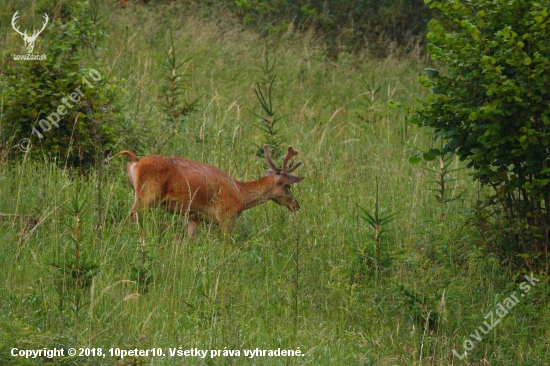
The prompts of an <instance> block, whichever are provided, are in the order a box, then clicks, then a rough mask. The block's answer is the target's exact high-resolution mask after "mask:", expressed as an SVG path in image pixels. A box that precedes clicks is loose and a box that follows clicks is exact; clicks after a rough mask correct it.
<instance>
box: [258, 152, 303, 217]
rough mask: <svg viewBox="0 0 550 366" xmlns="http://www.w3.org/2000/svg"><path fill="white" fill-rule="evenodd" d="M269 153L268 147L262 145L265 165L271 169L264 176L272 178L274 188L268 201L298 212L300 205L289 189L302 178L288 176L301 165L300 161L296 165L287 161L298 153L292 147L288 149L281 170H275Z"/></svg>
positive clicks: (275, 167)
mask: <svg viewBox="0 0 550 366" xmlns="http://www.w3.org/2000/svg"><path fill="white" fill-rule="evenodd" d="M269 152H270V151H269V146H267V145H264V154H265V158H266V160H267V163H268V164H269V167H270V168H271V169H269V170H268V171H267V173H266V174H265V175H266V176H269V177H272V178H273V181H274V186H273V190H272V192H271V197H270V199H271V200H273V201H275V202H277V203H278V204H279V205H281V206H285V207H286V208H288V209H289V210H290V211H298V210H299V209H300V204H299V203H298V201H297V200H296V198H295V197H294V196H293V195H292V192H291V191H290V187H291V185H292V184H296V183H298V182H301V181H302V180H303V179H304V177H296V176H293V175H290V174H289V173H292V172H293V171H294V170H295V169H296V168H298V167H299V166H300V164H302V162H301V161H299V162H298V163H296V164H294V162H293V161H291V162H290V164H289V160H291V159H292V157H293V156H294V155H296V154H298V151H296V150H294V148H293V147H292V146H289V147H288V152H287V153H286V156H285V159H284V160H283V167H282V169H279V168H277V166H276V165H275V163H273V160H271V156H270V155H269Z"/></svg>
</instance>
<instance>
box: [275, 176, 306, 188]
mask: <svg viewBox="0 0 550 366" xmlns="http://www.w3.org/2000/svg"><path fill="white" fill-rule="evenodd" d="M280 177H281V178H279V182H281V183H283V184H288V185H290V184H296V183H299V182H301V181H302V180H303V179H304V177H295V176H293V175H287V174H281V175H280Z"/></svg>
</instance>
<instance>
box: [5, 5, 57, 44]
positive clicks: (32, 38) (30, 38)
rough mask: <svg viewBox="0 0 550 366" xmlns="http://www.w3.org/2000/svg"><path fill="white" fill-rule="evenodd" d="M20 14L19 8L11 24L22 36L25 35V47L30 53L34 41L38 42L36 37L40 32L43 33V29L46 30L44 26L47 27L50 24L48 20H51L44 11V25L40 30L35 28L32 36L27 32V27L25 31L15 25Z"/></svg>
mask: <svg viewBox="0 0 550 366" xmlns="http://www.w3.org/2000/svg"><path fill="white" fill-rule="evenodd" d="M18 14H19V10H18V11H16V12H15V14H13V17H12V18H11V26H12V27H13V29H15V31H16V32H17V33H19V34H20V35H21V37H23V41H25V48H26V49H27V53H28V54H30V53H32V51H33V50H34V43H35V42H36V38H37V37H38V35H39V34H40V33H42V31H43V30H44V28H46V25H47V24H48V20H49V18H48V14H45V13H44V25H43V26H42V29H40V30H39V31H37V30H36V29H35V30H34V32H33V33H32V36H29V35H28V34H27V30H26V29H25V32H21V31H19V27H18V26H16V25H15V23H16V21H17V18H19V15H18Z"/></svg>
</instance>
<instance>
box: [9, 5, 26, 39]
mask: <svg viewBox="0 0 550 366" xmlns="http://www.w3.org/2000/svg"><path fill="white" fill-rule="evenodd" d="M17 18H19V10H17V11H16V12H15V14H13V17H12V18H11V26H12V27H13V29H14V30H15V31H16V32H17V33H19V34H20V35H22V36H23V37H28V36H27V30H26V29H25V33H22V32H21V31H19V27H16V26H15V22H16V21H17Z"/></svg>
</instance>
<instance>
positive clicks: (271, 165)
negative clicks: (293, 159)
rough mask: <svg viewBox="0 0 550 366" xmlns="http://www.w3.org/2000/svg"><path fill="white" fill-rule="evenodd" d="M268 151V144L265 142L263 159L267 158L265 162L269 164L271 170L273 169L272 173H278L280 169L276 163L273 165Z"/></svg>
mask: <svg viewBox="0 0 550 366" xmlns="http://www.w3.org/2000/svg"><path fill="white" fill-rule="evenodd" d="M269 153H270V150H269V146H268V145H267V144H265V145H264V155H265V159H266V160H267V164H268V165H269V167H270V168H271V170H273V173H279V172H280V171H281V169H278V168H277V165H275V163H274V162H273V160H271V156H270V155H269Z"/></svg>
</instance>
